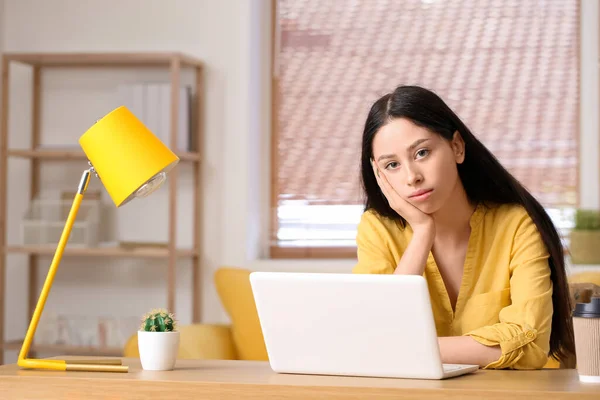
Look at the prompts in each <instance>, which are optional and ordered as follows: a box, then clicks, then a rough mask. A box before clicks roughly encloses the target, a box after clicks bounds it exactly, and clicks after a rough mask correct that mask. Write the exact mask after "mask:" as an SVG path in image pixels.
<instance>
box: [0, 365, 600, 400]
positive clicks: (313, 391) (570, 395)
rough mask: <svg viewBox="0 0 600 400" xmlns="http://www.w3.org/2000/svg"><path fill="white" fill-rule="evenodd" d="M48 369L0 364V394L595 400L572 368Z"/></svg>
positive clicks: (599, 391)
mask: <svg viewBox="0 0 600 400" xmlns="http://www.w3.org/2000/svg"><path fill="white" fill-rule="evenodd" d="M123 364H125V365H128V366H129V372H128V373H104V372H95V373H94V372H60V371H59V372H55V371H35V370H21V369H19V368H18V367H17V366H16V365H14V364H11V365H4V366H0V398H2V399H10V400H18V399H44V400H53V399H102V400H117V399H151V398H154V399H188V398H189V399H236V400H238V399H242V400H243V399H253V400H258V399H286V400H293V399H302V400H304V399H316V398H325V399H332V400H335V399H445V400H448V399H503V400H505V399H510V400H514V399H527V400H538V399H539V400H550V399H580V400H584V399H595V400H599V399H600V384H582V383H580V382H579V378H578V376H577V371H576V370H567V369H563V370H542V371H487V370H479V371H477V372H475V373H473V374H471V375H465V376H461V377H456V378H452V379H448V380H443V381H429V380H410V379H378V378H355V377H338V376H310V375H287V374H276V373H274V372H272V371H271V369H270V367H269V364H268V363H266V362H254V361H209V360H197V361H196V360H179V361H177V365H176V369H175V370H174V371H161V372H154V371H144V370H142V369H141V366H140V363H139V360H138V359H128V358H124V359H123Z"/></svg>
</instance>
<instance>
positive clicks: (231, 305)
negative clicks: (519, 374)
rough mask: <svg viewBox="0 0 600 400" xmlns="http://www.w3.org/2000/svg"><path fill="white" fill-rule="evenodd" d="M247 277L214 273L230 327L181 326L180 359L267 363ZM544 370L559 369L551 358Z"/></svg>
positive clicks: (579, 277)
mask: <svg viewBox="0 0 600 400" xmlns="http://www.w3.org/2000/svg"><path fill="white" fill-rule="evenodd" d="M249 277H250V271H249V270H246V269H240V268H229V267H223V268H220V269H219V270H218V271H217V272H216V273H215V286H216V289H217V293H218V294H219V297H220V299H221V302H222V304H223V307H224V308H225V311H226V312H227V314H228V315H229V317H230V319H231V325H209V324H196V325H187V326H181V327H180V331H181V345H180V348H179V355H178V357H179V358H193V359H226V360H231V359H237V360H268V356H267V350H266V348H265V343H264V338H263V334H262V330H261V328H260V322H259V320H258V314H257V312H256V304H255V303H254V297H253V295H252V289H251V286H250V278H249ZM569 283H570V284H571V285H572V287H573V286H577V285H579V284H583V285H587V284H595V285H597V286H600V272H599V271H590V272H582V273H578V274H575V275H572V276H571V277H569ZM572 295H573V292H572ZM124 356H125V357H139V353H138V348H137V334H134V335H132V336H131V337H130V338H129V340H128V341H127V343H126V345H125V349H124ZM546 367H547V368H559V367H560V366H559V363H558V362H557V361H556V360H553V359H551V360H550V361H548V364H546Z"/></svg>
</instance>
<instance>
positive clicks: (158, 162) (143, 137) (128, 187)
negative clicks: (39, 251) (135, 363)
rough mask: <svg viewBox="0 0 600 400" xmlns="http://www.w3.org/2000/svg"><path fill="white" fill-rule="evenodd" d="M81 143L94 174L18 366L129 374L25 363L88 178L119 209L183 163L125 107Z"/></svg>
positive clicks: (94, 364)
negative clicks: (95, 180) (97, 182)
mask: <svg viewBox="0 0 600 400" xmlns="http://www.w3.org/2000/svg"><path fill="white" fill-rule="evenodd" d="M79 144H80V145H81V147H82V148H83V151H84V153H85V154H86V156H87V158H88V160H89V164H90V169H88V170H86V171H84V172H83V175H82V177H81V182H80V183H79V189H78V190H77V193H76V194H75V198H74V200H73V205H72V206H71V210H70V212H69V215H68V217H67V221H66V224H65V227H64V229H63V232H62V234H61V237H60V240H59V242H58V246H57V249H56V252H55V254H54V258H53V259H52V264H51V265H50V269H49V270H48V275H47V276H46V281H45V282H44V286H43V288H42V292H41V294H40V298H39V300H38V303H37V305H36V307H35V311H34V313H33V317H32V319H31V322H30V324H29V328H28V329H27V334H26V336H25V340H24V341H23V346H22V348H21V351H20V353H19V358H18V361H17V364H18V365H19V366H20V367H23V368H33V369H49V370H59V371H105V372H127V371H128V367H127V366H124V365H121V360H119V359H110V360H104V361H102V362H99V361H98V360H45V359H32V358H27V354H28V352H29V348H30V347H31V342H32V340H33V336H34V334H35V330H36V328H37V325H38V322H39V320H40V316H41V314H42V310H43V308H44V305H45V304H46V299H47V297H48V293H49V292H50V287H51V286H52V282H53V280H54V276H55V275H56V271H57V269H58V265H59V263H60V260H61V258H62V255H63V251H64V249H65V246H66V245H67V241H68V240H69V235H70V234H71V228H72V227H73V223H74V222H75V218H76V216H77V212H78V211H79V206H80V205H81V201H82V199H83V195H84V193H85V191H86V189H87V186H88V183H89V181H90V175H91V174H95V175H96V176H97V177H98V178H99V179H100V181H101V182H102V184H103V185H104V187H105V188H106V191H107V192H108V194H109V195H110V197H111V199H112V200H113V202H114V203H115V205H116V206H117V207H121V206H123V205H124V204H126V203H128V202H129V201H130V200H132V199H133V198H135V197H145V196H147V195H149V194H150V193H152V192H153V191H154V190H156V189H157V188H158V187H159V186H160V185H161V184H162V183H163V182H164V181H165V179H166V176H167V173H168V172H169V171H170V170H171V169H172V168H173V167H175V165H177V163H178V162H179V158H178V157H177V156H176V155H175V154H174V153H173V152H171V150H169V149H168V148H167V147H166V146H165V145H164V144H163V143H162V142H161V141H160V140H159V139H158V138H157V137H156V136H154V134H153V133H152V132H151V131H150V130H148V128H146V126H145V125H144V124H143V123H142V122H141V121H140V120H138V119H137V118H136V117H135V115H133V114H132V113H131V112H130V111H129V110H128V109H127V108H126V107H123V106H121V107H118V108H116V109H115V110H113V111H111V112H110V113H108V114H107V115H106V116H104V117H103V118H102V119H100V120H98V121H97V122H96V123H95V124H94V125H93V126H92V127H91V128H90V129H89V130H88V131H87V132H85V133H84V134H83V135H82V136H81V137H80V138H79Z"/></svg>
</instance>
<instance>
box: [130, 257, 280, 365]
mask: <svg viewBox="0 0 600 400" xmlns="http://www.w3.org/2000/svg"><path fill="white" fill-rule="evenodd" d="M214 282H215V287H216V289H217V293H218V294H219V298H220V299H221V303H222V304H223V307H224V308H225V311H226V312H227V314H228V315H229V318H230V320H231V325H211V324H194V325H184V326H180V328H179V330H180V332H181V333H180V340H181V343H180V346H179V354H178V358H181V359H186V358H188V359H224V360H263V361H264V360H268V356H267V350H266V348H265V342H264V339H263V335H262V330H261V328H260V322H259V320H258V314H257V312H256V304H255V303H254V296H253V295H252V288H251V286H250V271H249V270H246V269H240V268H229V267H223V268H220V269H218V270H217V272H216V273H215V276H214ZM123 355H124V356H125V357H139V351H138V344H137V333H136V334H134V335H132V336H131V337H130V338H129V339H128V341H127V343H126V344H125V348H124V351H123Z"/></svg>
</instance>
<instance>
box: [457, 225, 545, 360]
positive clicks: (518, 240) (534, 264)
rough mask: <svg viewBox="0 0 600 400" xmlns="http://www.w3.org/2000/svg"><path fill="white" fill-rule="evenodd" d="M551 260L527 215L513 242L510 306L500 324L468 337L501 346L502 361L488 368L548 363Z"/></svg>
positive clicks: (479, 330)
mask: <svg viewBox="0 0 600 400" xmlns="http://www.w3.org/2000/svg"><path fill="white" fill-rule="evenodd" d="M548 257H549V255H548V252H547V250H546V247H545V245H544V243H543V241H542V238H541V236H540V234H539V232H538V230H537V228H536V226H535V224H534V223H533V221H532V220H531V219H530V218H529V217H528V216H527V217H526V218H524V220H523V221H522V222H521V224H520V227H519V229H518V230H517V232H516V234H515V238H514V240H513V248H512V251H511V261H510V266H509V268H510V296H511V304H510V305H509V306H507V307H505V308H503V309H502V310H501V311H500V315H499V321H500V322H499V323H496V324H494V325H489V326H484V327H481V328H478V329H475V330H473V331H471V332H467V333H466V334H465V335H469V336H471V337H472V338H473V339H475V340H476V341H478V342H479V343H482V344H484V345H487V346H494V345H499V346H500V349H501V350H502V355H501V356H500V358H499V359H498V360H496V361H494V362H492V363H490V364H489V365H487V366H486V367H485V368H490V369H492V368H494V369H500V368H512V369H538V368H542V367H543V366H544V365H545V364H546V362H547V361H548V352H549V347H550V345H549V342H550V331H551V325H552V312H553V307H552V281H551V279H550V266H549V263H548Z"/></svg>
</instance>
